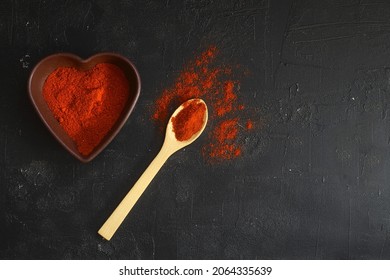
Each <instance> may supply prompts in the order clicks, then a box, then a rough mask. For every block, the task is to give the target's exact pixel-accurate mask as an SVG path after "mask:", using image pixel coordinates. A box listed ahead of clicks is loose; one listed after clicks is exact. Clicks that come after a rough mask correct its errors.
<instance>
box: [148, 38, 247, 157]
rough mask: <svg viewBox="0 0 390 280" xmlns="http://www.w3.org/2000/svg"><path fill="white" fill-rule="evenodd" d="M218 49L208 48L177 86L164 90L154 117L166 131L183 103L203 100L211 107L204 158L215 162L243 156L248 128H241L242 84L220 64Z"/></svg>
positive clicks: (191, 63)
mask: <svg viewBox="0 0 390 280" xmlns="http://www.w3.org/2000/svg"><path fill="white" fill-rule="evenodd" d="M217 54H218V50H217V48H216V47H215V46H211V47H209V48H208V49H207V50H206V51H205V52H203V53H202V54H200V55H199V57H197V58H196V59H195V60H194V61H191V62H189V63H188V65H187V66H186V67H185V68H184V70H183V71H182V72H181V73H180V74H179V76H178V77H177V79H176V81H175V84H174V85H173V86H172V87H170V88H167V89H165V90H164V91H163V92H162V95H161V96H160V98H159V99H158V100H157V101H156V106H155V108H154V113H153V116H152V118H153V119H154V120H155V121H156V122H157V123H158V124H159V126H160V127H161V128H162V129H163V128H164V127H165V126H166V123H167V122H168V118H169V116H170V115H171V114H172V112H173V111H174V110H175V109H176V108H177V107H178V106H179V105H180V104H181V103H183V102H185V101H187V100H189V99H192V98H202V99H204V100H205V102H206V104H207V105H208V108H209V124H208V130H209V131H210V132H209V135H208V141H207V144H206V145H205V146H204V147H203V155H204V156H206V157H207V158H209V159H212V160H211V161H214V160H217V161H218V160H229V159H234V158H236V157H238V156H240V155H241V153H242V145H241V144H240V143H239V142H238V138H239V134H240V132H242V131H246V130H248V129H251V128H248V125H244V124H243V125H239V124H240V117H239V115H238V114H239V112H240V111H242V110H244V105H242V104H239V103H238V98H237V90H238V88H239V82H238V81H237V80H235V79H232V75H233V72H232V69H231V67H229V66H226V65H217V63H216V61H215V58H216V56H217Z"/></svg>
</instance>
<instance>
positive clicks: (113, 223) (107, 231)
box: [98, 146, 171, 240]
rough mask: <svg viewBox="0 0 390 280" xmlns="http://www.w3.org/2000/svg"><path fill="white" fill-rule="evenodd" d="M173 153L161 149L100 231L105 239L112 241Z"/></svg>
mask: <svg viewBox="0 0 390 280" xmlns="http://www.w3.org/2000/svg"><path fill="white" fill-rule="evenodd" d="M170 155H171V152H170V151H169V150H168V149H166V148H164V146H163V147H162V148H161V150H160V152H159V153H158V154H157V156H156V157H155V158H154V160H153V161H152V162H151V163H150V165H149V166H148V168H146V170H145V171H144V173H143V174H142V175H141V177H140V178H139V179H138V181H137V182H136V183H135V184H134V186H133V187H132V188H131V190H130V191H129V192H128V193H127V195H126V196H125V197H124V198H123V200H122V201H121V202H120V203H119V205H118V206H117V208H116V209H115V210H114V212H113V213H112V214H111V216H110V217H109V218H108V219H107V221H106V222H105V223H104V224H103V226H102V227H101V228H100V229H99V231H98V233H99V234H100V235H101V236H103V237H104V238H105V239H107V240H110V239H111V237H112V236H113V235H114V233H115V232H116V230H117V229H118V228H119V226H120V225H121V224H122V222H123V220H124V219H125V218H126V216H127V214H129V212H130V211H131V209H132V208H133V206H134V205H135V203H136V202H137V200H138V199H139V198H140V197H141V195H142V193H143V192H144V191H145V190H146V188H147V187H148V185H149V183H150V182H151V181H152V180H153V178H154V176H156V174H157V172H158V171H159V170H160V168H161V166H163V164H164V163H165V161H166V160H167V159H168V158H169V156H170Z"/></svg>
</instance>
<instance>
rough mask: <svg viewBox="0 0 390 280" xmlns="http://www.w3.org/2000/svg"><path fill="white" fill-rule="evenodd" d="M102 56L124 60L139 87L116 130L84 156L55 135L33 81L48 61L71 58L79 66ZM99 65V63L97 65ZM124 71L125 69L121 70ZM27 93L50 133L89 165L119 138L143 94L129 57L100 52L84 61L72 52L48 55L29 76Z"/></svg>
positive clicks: (138, 75)
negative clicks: (38, 102)
mask: <svg viewBox="0 0 390 280" xmlns="http://www.w3.org/2000/svg"><path fill="white" fill-rule="evenodd" d="M100 56H110V57H114V58H117V59H119V60H122V61H124V62H125V63H126V64H128V65H129V66H130V68H131V69H132V71H133V72H134V73H133V74H135V78H136V81H137V85H136V90H135V92H132V93H131V94H132V95H133V98H132V100H133V101H132V102H131V104H130V105H129V107H128V108H127V107H126V108H127V109H126V111H125V112H123V113H124V115H122V117H121V118H120V119H118V121H117V122H115V129H114V130H113V132H112V133H109V134H107V135H106V136H105V137H104V138H103V139H104V140H103V141H102V142H101V143H99V144H98V146H97V147H95V149H94V150H93V151H92V152H91V153H90V154H88V155H86V156H85V155H82V154H81V153H79V152H78V150H77V149H76V151H75V150H74V149H72V148H71V147H69V146H68V145H67V144H66V143H65V142H64V141H63V139H62V138H61V137H60V136H59V135H58V134H57V133H55V131H54V129H53V128H52V127H51V126H50V125H49V123H48V122H47V120H46V118H45V117H44V116H43V114H42V112H41V110H40V107H39V106H38V104H37V103H36V102H35V99H34V94H33V91H32V81H33V78H34V76H35V73H36V71H37V69H39V67H40V66H41V65H42V64H43V63H45V62H46V61H48V60H50V59H53V58H56V57H65V58H69V59H71V60H74V61H75V62H77V63H78V64H79V65H84V64H88V63H89V62H91V61H93V60H94V59H96V58H98V57H100ZM100 63H104V62H100ZM96 64H98V63H96ZM96 64H93V66H92V67H94V66H95V65H96ZM121 70H122V71H123V69H121ZM27 91H28V95H29V98H30V101H31V102H32V104H33V106H34V108H35V111H36V112H37V113H38V115H39V117H40V119H41V120H42V121H43V123H44V124H45V126H46V127H47V128H48V129H49V131H50V133H51V134H52V135H53V136H54V137H55V138H56V139H57V141H58V142H59V143H60V144H61V145H62V146H63V147H64V148H65V149H66V150H67V151H68V152H69V153H70V154H72V155H73V156H74V157H75V158H77V159H78V160H80V161H81V162H83V163H87V162H90V161H92V160H93V159H94V158H95V157H96V156H98V155H99V154H100V153H101V152H102V151H103V150H104V149H105V148H106V147H107V146H108V145H109V144H110V143H111V141H112V140H113V139H114V138H115V137H116V136H117V134H118V133H119V132H120V131H121V129H122V127H123V126H124V125H125V123H126V122H127V120H128V118H129V117H130V115H131V113H132V112H133V111H134V108H135V105H136V104H137V102H138V99H139V96H140V93H141V77H140V74H139V72H138V70H137V68H136V67H135V65H134V63H133V62H132V61H130V60H129V59H128V58H127V57H125V56H123V55H121V54H118V53H115V52H100V53H96V54H94V55H92V56H89V57H88V58H86V59H83V58H82V57H80V56H78V55H76V54H73V53H70V52H59V53H54V54H51V55H48V56H46V57H44V58H42V59H41V60H40V61H39V62H38V63H37V64H36V65H35V66H34V68H33V69H32V70H31V73H30V75H29V78H28V82H27Z"/></svg>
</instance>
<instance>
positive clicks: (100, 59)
mask: <svg viewBox="0 0 390 280" xmlns="http://www.w3.org/2000/svg"><path fill="white" fill-rule="evenodd" d="M99 63H111V64H114V65H116V66H118V67H119V68H120V69H121V70H122V71H123V73H124V74H125V76H126V77H127V79H128V80H129V86H130V88H129V90H130V92H129V99H128V102H127V104H126V105H125V107H124V109H123V111H122V114H121V116H120V117H119V118H118V121H117V122H116V123H115V124H114V125H113V127H112V128H111V130H110V131H109V132H108V133H107V135H106V136H105V137H104V138H103V140H102V141H101V142H100V144H99V145H98V146H97V147H96V148H95V149H94V150H93V151H92V152H91V153H90V154H89V155H87V156H85V155H82V154H81V153H80V152H79V151H78V149H77V146H76V144H75V142H74V141H73V140H72V139H71V138H70V137H69V135H68V134H67V133H66V132H65V130H64V129H63V128H62V127H61V125H60V124H59V122H58V121H57V120H56V118H55V117H54V115H53V113H52V112H51V110H50V109H49V106H48V105H47V103H46V101H45V100H44V97H43V94H42V88H43V85H44V83H45V81H46V78H47V77H48V76H49V75H50V74H51V73H52V72H53V71H54V70H55V69H57V68H58V67H61V66H62V67H74V68H76V69H78V70H80V71H86V70H89V69H91V68H93V67H94V66H95V65H96V64H99ZM28 91H29V96H30V99H31V101H32V103H33V105H34V107H35V109H36V110H37V112H38V114H39V116H40V117H41V119H42V121H43V122H44V124H45V125H46V126H47V128H48V129H49V130H50V132H51V133H52V134H53V135H54V137H55V138H56V139H57V140H58V141H59V142H60V143H61V144H62V146H64V147H65V149H66V150H68V151H69V152H70V153H71V154H72V155H73V156H74V157H76V158H77V159H79V160H80V161H82V162H89V161H91V160H92V159H94V158H95V157H96V156H97V155H98V154H99V153H100V152H101V151H103V150H104V148H105V147H107V145H108V144H109V143H110V142H111V141H112V140H113V139H114V138H115V136H116V135H117V134H118V132H119V131H120V130H121V128H122V127H123V125H124V124H125V123H126V121H127V119H128V118H129V116H130V114H131V113H132V111H133V110H134V107H135V104H136V103H137V100H138V97H139V95H140V91H141V79H140V76H139V74H138V71H137V69H136V68H135V66H134V64H133V63H131V62H130V61H129V60H128V59H127V58H125V57H123V56H121V55H118V54H114V53H99V54H96V55H94V56H91V57H90V58H88V59H86V60H83V59H82V58H80V57H78V56H76V55H73V54H69V53H58V54H54V55H50V56H48V57H46V58H44V59H42V60H41V61H40V62H39V63H38V64H37V65H36V66H35V67H34V69H33V70H32V72H31V75H30V78H29V80H28Z"/></svg>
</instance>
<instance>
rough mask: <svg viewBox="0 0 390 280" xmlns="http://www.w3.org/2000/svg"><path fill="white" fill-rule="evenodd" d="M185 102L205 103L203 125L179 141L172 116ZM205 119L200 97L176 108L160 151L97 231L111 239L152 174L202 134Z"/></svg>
mask: <svg viewBox="0 0 390 280" xmlns="http://www.w3.org/2000/svg"><path fill="white" fill-rule="evenodd" d="M187 102H197V103H198V102H202V103H203V104H204V105H205V107H206V111H205V114H204V121H203V126H202V128H201V129H200V130H199V131H198V132H196V133H195V134H194V135H193V136H192V137H191V138H190V139H188V140H186V141H179V140H177V139H176V136H175V133H174V131H173V124H172V118H173V117H175V116H176V115H177V114H178V113H179V112H180V111H181V110H182V109H183V108H184V105H185V104H186V103H187ZM207 119H208V112H207V106H206V103H204V101H203V100H202V99H190V100H188V101H186V102H185V103H183V104H182V105H180V106H179V108H177V109H176V111H175V112H174V113H173V115H172V116H171V118H170V119H169V122H168V125H167V130H166V133H165V140H164V144H163V146H162V148H161V150H160V152H159V153H158V154H157V156H156V157H155V158H154V160H153V161H152V162H151V163H150V165H149V166H148V168H147V169H146V170H145V172H144V173H143V174H142V175H141V177H140V178H139V179H138V181H137V182H136V183H135V185H134V186H133V187H132V188H131V190H130V191H129V192H128V193H127V195H126V196H125V198H124V199H123V200H122V201H121V203H120V204H119V205H118V207H117V208H116V209H115V210H114V212H113V213H112V214H111V216H110V217H109V218H108V219H107V221H106V222H105V223H104V224H103V226H102V227H101V228H100V229H99V231H98V233H99V234H100V235H101V236H103V237H104V238H105V239H107V240H110V239H111V237H112V236H113V235H114V233H115V232H116V230H117V229H118V228H119V226H120V225H121V223H122V222H123V220H124V219H125V218H126V216H127V214H129V212H130V210H131V209H132V208H133V206H134V205H135V203H136V202H137V200H138V199H139V198H140V197H141V195H142V193H143V192H144V191H145V190H146V188H147V187H148V185H149V183H150V182H151V181H152V180H153V178H154V176H156V174H157V172H158V171H159V170H160V168H161V167H162V165H163V164H164V163H165V161H166V160H167V159H168V158H169V157H170V156H171V155H172V154H173V153H175V152H176V151H178V150H180V149H182V148H184V147H185V146H187V145H189V144H191V143H192V142H194V141H195V140H196V139H197V138H198V137H199V136H200V135H201V134H202V132H203V130H204V128H205V127H206V124H207Z"/></svg>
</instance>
